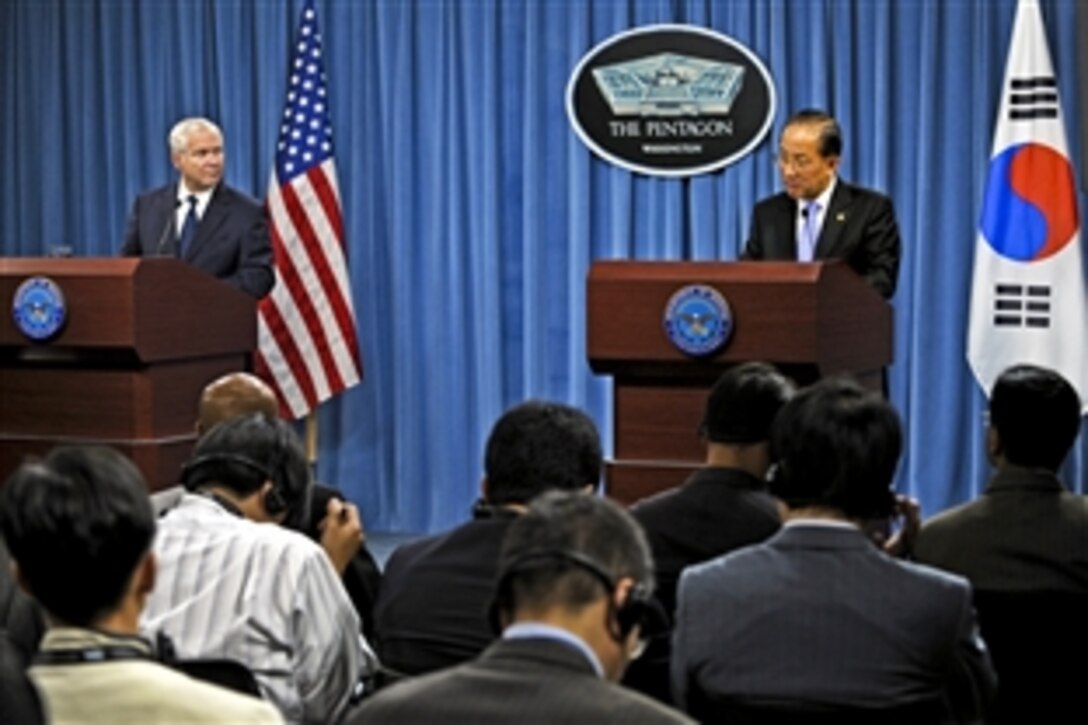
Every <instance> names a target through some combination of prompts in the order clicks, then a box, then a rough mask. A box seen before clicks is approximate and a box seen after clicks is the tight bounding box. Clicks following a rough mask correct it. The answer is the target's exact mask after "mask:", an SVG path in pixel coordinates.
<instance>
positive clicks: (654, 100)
mask: <svg viewBox="0 0 1088 725" xmlns="http://www.w3.org/2000/svg"><path fill="white" fill-rule="evenodd" d="M774 111H775V92H774V84H773V82H772V80H771V76H770V74H769V73H768V72H767V68H766V67H765V66H764V65H763V63H762V62H761V61H760V60H759V58H757V57H756V55H755V54H754V53H753V52H752V51H751V50H749V49H748V48H746V47H745V46H743V45H741V44H740V43H738V42H737V41H735V40H733V39H732V38H730V37H728V36H726V35H722V34H721V33H718V32H715V31H713V30H708V29H706V28H700V27H696V26H691V25H648V26H645V27H641V28H634V29H632V30H628V31H625V32H623V33H619V34H618V35H614V36H612V37H611V38H608V39H607V40H605V41H604V42H602V43H600V44H599V45H597V47H595V48H594V49H593V50H591V51H590V52H589V53H587V54H586V55H585V56H584V57H583V58H582V60H581V61H580V62H579V63H578V65H577V67H575V69H574V73H572V74H571V78H570V81H569V82H568V83H567V115H568V116H569V117H570V122H571V124H572V125H573V126H574V130H575V131H576V132H577V133H578V136H579V137H580V138H581V139H582V141H584V142H585V144H586V145H587V146H589V147H590V148H591V149H593V151H594V152H596V153H597V154H598V155H600V156H602V157H604V158H605V159H607V160H608V161H611V162H612V163H614V164H617V165H619V166H622V167H624V168H627V169H631V170H632V171H638V172H641V173H643V174H651V175H654V176H693V175H695V174H705V173H708V172H711V171H717V170H718V169H720V168H722V167H724V166H727V165H728V164H731V163H733V162H734V161H736V160H737V159H739V158H741V157H742V156H744V155H745V154H747V153H748V152H750V151H751V150H752V149H753V148H755V146H756V144H758V143H759V142H760V141H761V140H762V139H763V136H764V135H765V134H766V133H767V131H768V130H769V129H770V127H771V122H772V121H773V120H774Z"/></svg>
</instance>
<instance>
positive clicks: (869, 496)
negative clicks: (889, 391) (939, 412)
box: [769, 379, 902, 520]
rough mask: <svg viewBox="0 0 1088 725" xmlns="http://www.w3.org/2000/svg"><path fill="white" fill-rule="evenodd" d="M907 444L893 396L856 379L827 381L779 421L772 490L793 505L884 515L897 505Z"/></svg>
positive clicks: (861, 516)
mask: <svg viewBox="0 0 1088 725" xmlns="http://www.w3.org/2000/svg"><path fill="white" fill-rule="evenodd" d="M901 445H902V439H901V433H900V428H899V417H898V416H897V415H896V413H895V410H894V409H893V408H892V407H891V405H889V404H888V402H887V401H885V400H884V399H883V398H881V397H880V396H879V395H877V394H875V393H871V392H868V391H866V390H864V389H862V388H861V387H860V386H859V385H858V384H857V383H855V382H853V381H850V380H846V379H827V380H823V381H820V382H819V383H816V384H815V385H813V386H812V387H810V388H807V389H805V390H802V391H801V392H799V393H798V394H797V395H796V396H795V397H794V398H793V399H792V400H791V401H790V402H788V403H786V405H785V407H783V408H782V411H781V412H780V413H779V414H778V417H777V418H776V419H775V422H774V426H773V428H772V430H771V458H772V460H773V461H774V464H773V468H772V471H771V474H770V476H769V486H770V491H771V493H772V494H774V495H775V496H777V497H778V498H779V499H781V500H782V501H783V502H784V503H785V504H786V506H787V507H788V508H790V509H822V510H826V511H830V512H833V513H836V514H838V515H841V516H842V517H845V518H848V519H853V520H865V519H874V518H885V517H887V516H890V515H891V514H892V513H893V511H894V509H895V496H894V494H893V492H892V489H891V484H892V479H893V477H894V476H895V469H896V465H897V464H898V462H899V452H900V448H901Z"/></svg>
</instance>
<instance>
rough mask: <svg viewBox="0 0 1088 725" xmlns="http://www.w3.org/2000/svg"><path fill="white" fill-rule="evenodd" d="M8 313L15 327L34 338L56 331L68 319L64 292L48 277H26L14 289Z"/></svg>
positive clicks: (44, 336) (35, 339)
mask: <svg viewBox="0 0 1088 725" xmlns="http://www.w3.org/2000/svg"><path fill="white" fill-rule="evenodd" d="M11 313H12V315H13V316H14V318H15V326H16V327H18V328H19V331H20V332H22V333H23V334H24V335H26V336H27V337H28V338H30V339H31V340H34V341H35V342H43V341H45V340H48V339H49V338H51V337H53V336H54V335H56V334H57V333H58V332H60V329H61V328H62V327H64V322H65V320H67V319H68V311H67V307H66V306H65V303H64V293H63V292H62V291H61V289H60V287H59V286H58V285H57V283H56V282H54V281H53V280H51V279H49V278H48V277H30V278H29V279H26V280H24V281H23V283H22V284H21V285H19V287H18V289H16V290H15V296H14V297H13V298H12V304H11Z"/></svg>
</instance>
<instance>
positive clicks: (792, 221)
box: [768, 193, 797, 259]
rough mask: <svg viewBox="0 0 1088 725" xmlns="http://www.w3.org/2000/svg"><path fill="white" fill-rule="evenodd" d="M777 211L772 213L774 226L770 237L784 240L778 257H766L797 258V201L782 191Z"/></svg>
mask: <svg viewBox="0 0 1088 725" xmlns="http://www.w3.org/2000/svg"><path fill="white" fill-rule="evenodd" d="M779 200H780V201H779V206H780V208H779V212H778V213H777V214H775V215H774V221H773V224H774V226H775V229H774V234H773V235H772V237H771V238H772V239H781V240H783V241H784V242H785V245H784V249H783V250H782V252H783V253H782V255H781V256H780V257H778V256H776V257H770V256H769V257H768V258H769V259H797V202H796V201H794V200H793V199H791V198H790V197H789V196H788V195H787V194H785V193H783V194H782V195H781V196H780V197H779Z"/></svg>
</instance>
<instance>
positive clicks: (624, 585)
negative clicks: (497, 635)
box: [350, 491, 688, 725]
mask: <svg viewBox="0 0 1088 725" xmlns="http://www.w3.org/2000/svg"><path fill="white" fill-rule="evenodd" d="M652 587H653V571H652V563H651V561H650V550H649V547H648V546H647V544H646V540H645V538H644V537H643V535H642V532H641V531H640V530H639V527H638V524H637V523H635V521H634V520H633V519H631V517H630V516H629V515H628V514H626V513H625V512H624V511H623V510H622V509H621V508H619V507H618V506H617V505H616V504H614V503H612V502H611V501H607V500H605V499H601V498H597V497H596V496H592V495H582V494H578V493H573V492H559V491H553V492H550V493H546V494H544V495H543V496H541V497H540V498H537V499H535V500H534V501H533V503H532V504H531V505H530V507H529V510H528V512H527V513H525V514H524V515H523V516H520V517H518V518H517V519H516V520H515V521H513V522H512V523H511V524H510V526H509V528H508V530H507V532H506V539H505V541H504V542H503V545H502V553H501V560H500V565H499V570H498V577H497V580H496V584H495V592H494V594H495V599H494V603H493V605H492V606H493V616H494V617H495V619H496V620H497V621H496V622H495V625H496V626H497V627H502V628H503V632H502V638H501V639H499V640H498V641H496V642H494V643H493V644H491V645H490V646H489V647H488V648H487V649H486V650H484V652H483V654H481V655H480V656H478V657H477V658H476V659H473V660H471V661H469V662H465V663H462V664H460V665H457V666H455V667H451V668H449V669H446V670H443V671H441V672H434V673H431V674H429V675H425V676H422V677H418V678H414V679H411V680H408V681H405V682H402V683H398V684H396V685H393V686H392V687H390V688H389V689H387V690H385V691H383V692H379V693H378V694H377V695H376V696H375V697H374V698H372V699H371V700H369V701H367V702H365V703H364V704H363V706H362V707H361V708H360V710H359V711H358V712H357V713H356V714H355V716H354V717H353V719H352V720H351V721H350V722H351V723H353V724H354V723H358V725H381V724H382V723H389V724H390V725H392V724H394V723H397V724H399V723H437V722H450V723H466V722H472V723H542V724H543V723H547V724H548V725H551V724H552V723H563V722H572V723H643V724H647V725H648V724H650V723H683V722H688V720H687V719H686V718H685V717H684V716H683V715H681V714H680V713H678V712H676V711H674V710H670V709H669V708H667V707H665V706H664V705H662V704H660V703H657V702H655V701H653V700H651V699H649V698H647V697H645V696H643V695H641V694H639V693H636V692H633V691H631V690H628V689H626V688H622V687H619V686H617V685H616V684H614V683H615V681H616V680H618V679H619V678H620V676H621V674H622V672H623V668H624V666H625V665H626V664H627V662H628V661H629V660H630V658H631V657H632V655H633V654H634V653H635V652H636V651H637V650H638V648H639V646H640V645H639V638H640V636H641V631H642V630H643V628H645V627H653V626H662V625H663V624H664V615H663V613H662V612H660V611H655V608H656V604H655V602H654V601H653V597H652V594H651V591H652ZM655 614H656V617H655V616H654V615H655ZM655 620H656V621H655Z"/></svg>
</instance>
